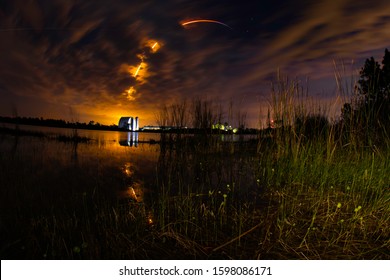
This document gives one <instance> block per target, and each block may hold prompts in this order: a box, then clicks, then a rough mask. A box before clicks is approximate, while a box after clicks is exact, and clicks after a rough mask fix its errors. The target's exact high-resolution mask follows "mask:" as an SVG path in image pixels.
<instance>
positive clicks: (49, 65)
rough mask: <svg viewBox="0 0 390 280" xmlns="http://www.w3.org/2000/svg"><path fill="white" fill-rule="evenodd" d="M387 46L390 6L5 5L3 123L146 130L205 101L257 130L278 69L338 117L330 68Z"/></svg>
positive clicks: (347, 1)
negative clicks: (133, 119)
mask: <svg viewBox="0 0 390 280" xmlns="http://www.w3.org/2000/svg"><path fill="white" fill-rule="evenodd" d="M194 19H212V20H216V21H219V22H221V23H224V24H226V25H227V26H225V25H222V24H218V23H194V24H189V25H186V26H182V25H181V23H183V22H185V21H188V20H194ZM385 48H390V4H389V1H388V0H374V1H367V0H364V1H360V0H337V1H336V0H315V1H314V0H313V1H311V0H310V1H309V0H288V1H282V0H267V1H265V0H258V1H249V0H237V1H232V0H225V1H214V0H207V1H206V0H204V1H203V0H201V1H185V0H159V1H157V0H155V1H152V0H150V1H148V0H142V1H141V0H137V1H136V0H113V1H107V0H91V1H86V0H85V1H84V0H79V1H76V0H73V1H72V0H47V1H45V0H40V1H39V0H35V1H34V0H1V1H0V65H1V67H0V97H1V103H0V115H1V116H14V115H18V116H27V117H44V118H56V119H65V120H68V121H72V120H73V121H81V122H89V121H90V120H94V121H95V122H100V123H103V124H113V123H115V124H117V122H118V120H119V117H120V116H139V117H140V125H141V126H144V125H148V124H155V121H156V117H155V113H156V111H158V110H159V109H160V108H161V107H162V105H164V104H167V105H169V104H172V103H174V102H177V101H180V100H182V99H183V98H186V99H187V100H189V101H191V100H193V99H194V97H202V98H208V99H210V100H214V101H216V102H219V103H221V104H229V102H231V101H232V102H233V104H234V108H235V109H238V108H240V109H241V111H245V112H247V126H249V127H258V121H259V118H260V119H261V118H263V117H262V116H264V115H266V109H265V108H266V107H267V106H268V103H269V100H270V97H269V96H270V89H271V87H270V83H271V81H273V80H274V79H275V74H276V72H277V71H278V69H279V70H280V71H281V72H282V73H285V74H287V75H288V76H289V77H290V78H292V79H293V78H295V77H297V78H298V79H301V80H302V81H303V82H304V81H305V80H306V78H309V84H308V87H309V92H310V95H312V96H313V97H314V98H317V99H318V100H319V102H321V103H322V104H327V103H331V104H333V105H332V106H334V108H333V109H332V110H335V111H337V110H339V107H337V106H340V104H341V101H337V100H336V97H335V96H336V83H335V79H334V61H335V62H336V63H337V64H341V63H344V65H345V66H346V69H347V70H346V72H347V73H346V74H347V76H350V75H351V73H353V72H355V73H356V72H358V70H359V68H361V67H362V65H363V63H364V60H365V59H366V58H368V57H371V56H374V58H376V59H378V60H379V61H381V59H382V57H383V54H384V49H385ZM352 61H353V65H352V66H351V63H352ZM349 69H351V70H349ZM335 100H336V101H335ZM259 116H260V117H259Z"/></svg>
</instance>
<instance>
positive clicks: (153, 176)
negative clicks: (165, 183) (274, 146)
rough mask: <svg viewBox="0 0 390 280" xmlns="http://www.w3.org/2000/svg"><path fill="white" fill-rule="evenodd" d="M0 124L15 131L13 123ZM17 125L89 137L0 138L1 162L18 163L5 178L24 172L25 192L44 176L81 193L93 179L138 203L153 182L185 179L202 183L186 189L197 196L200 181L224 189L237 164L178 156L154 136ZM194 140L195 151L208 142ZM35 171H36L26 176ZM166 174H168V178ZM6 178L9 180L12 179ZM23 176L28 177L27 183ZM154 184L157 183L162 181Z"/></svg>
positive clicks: (230, 160) (229, 157) (194, 154)
mask: <svg viewBox="0 0 390 280" xmlns="http://www.w3.org/2000/svg"><path fill="white" fill-rule="evenodd" d="M0 125H1V126H3V127H10V128H14V127H15V125H13V124H0ZM18 127H19V129H20V130H22V131H33V132H42V133H44V134H45V135H47V136H53V137H54V136H56V135H66V136H72V135H74V134H75V132H76V133H77V135H78V136H80V137H87V138H89V139H91V141H89V142H87V143H72V142H68V143H63V142H61V141H56V140H53V139H55V138H53V139H50V137H49V138H39V137H33V136H17V137H16V136H11V135H2V136H1V137H2V138H1V141H0V150H1V152H2V154H3V161H4V162H7V161H10V162H11V166H12V164H15V165H18V166H14V168H15V170H10V168H11V167H9V168H8V170H9V171H10V172H9V173H10V175H9V176H11V177H12V176H17V173H19V174H20V173H23V172H24V170H25V169H26V170H27V171H26V172H27V173H28V174H26V175H24V176H26V177H25V180H26V184H31V189H30V191H34V186H33V184H34V183H31V182H34V181H36V180H38V181H39V180H43V178H41V177H39V176H42V177H45V176H46V177H47V178H49V179H45V181H48V180H49V181H56V182H57V183H56V184H57V185H59V186H57V187H58V188H65V189H66V188H67V186H61V185H62V181H61V180H62V178H63V177H67V176H69V177H73V178H81V179H79V181H77V180H74V181H72V182H70V183H69V185H71V188H75V189H77V188H80V189H81V190H80V191H82V189H83V187H84V186H86V185H94V183H93V182H95V181H96V182H97V185H98V186H99V188H100V187H101V185H102V184H105V185H107V186H104V187H103V189H104V190H105V191H107V192H108V193H111V195H114V194H116V195H119V196H130V197H131V198H133V199H135V200H137V201H141V200H142V199H143V196H144V192H145V191H148V192H151V191H153V192H156V191H157V192H158V191H159V190H156V189H155V188H156V187H155V185H156V184H157V181H158V180H171V181H170V182H172V180H173V181H183V180H184V184H188V185H193V182H189V181H190V179H189V178H190V177H191V178H193V179H194V180H198V181H199V182H201V181H202V183H200V184H198V185H199V188H200V189H199V190H191V191H193V192H197V191H199V192H201V191H204V190H203V189H202V188H203V187H202V186H204V185H205V184H206V182H204V180H208V182H207V185H208V186H209V187H210V185H211V184H213V185H214V186H215V187H216V188H218V187H221V186H222V187H223V186H224V184H228V181H229V180H230V181H231V180H232V177H235V176H236V175H235V174H232V173H234V172H236V169H237V170H238V169H239V166H236V164H235V163H234V162H235V156H233V155H229V153H227V154H226V157H224V158H223V159H220V158H218V157H213V156H211V157H210V158H209V157H208V156H205V155H203V154H199V153H197V152H196V151H195V150H194V149H189V150H186V151H185V152H184V151H182V152H180V151H179V150H180V149H181V148H183V147H181V148H180V147H172V146H171V145H170V144H169V141H167V143H165V144H164V145H162V144H161V143H159V142H158V141H160V140H161V134H159V133H147V132H119V131H100V130H83V129H77V131H75V130H74V129H70V128H53V127H40V126H30V125H19V126H18ZM163 136H164V137H165V138H167V139H168V138H169V137H171V136H172V135H169V134H164V135H163ZM174 136H175V135H173V137H174ZM181 137H188V138H191V139H192V138H193V137H194V136H193V135H182V136H181ZM239 137H241V138H242V136H237V135H216V136H215V137H214V138H215V139H217V140H218V141H220V142H224V141H228V142H229V141H232V142H235V141H238V140H240V138H239ZM248 137H253V136H248ZM192 140H193V139H192ZM197 141H198V140H194V141H193V142H192V145H195V146H194V147H196V146H201V145H207V143H203V142H201V141H200V142H199V143H197ZM194 142H195V144H194ZM229 149H230V148H229ZM183 150H184V148H183ZM201 150H203V148H202V149H201ZM222 154H223V152H222ZM240 161H241V159H240ZM240 161H237V162H240ZM175 164H176V165H175ZM202 164H203V166H201V165H202ZM237 164H238V163H237ZM206 165H207V166H206ZM206 167H207V169H206ZM35 169H37V170H36V171H37V172H36V173H34V172H33V173H32V174H30V172H31V171H32V170H35ZM167 174H168V175H169V176H170V178H168V179H167V178H166V175H167ZM22 176H23V175H22ZM177 176H179V177H180V176H182V177H183V178H179V177H177ZM11 177H10V178H8V180H12V178H11ZM34 177H37V178H34ZM201 177H202V178H201ZM228 177H230V178H228ZM27 178H31V179H32V180H30V181H31V182H30V181H29V180H28V179H27ZM50 178H51V179H50ZM187 181H188V182H187ZM46 183H47V182H45V184H46ZM158 184H160V185H161V181H160V182H158ZM181 184H183V182H181ZM53 187H56V186H53Z"/></svg>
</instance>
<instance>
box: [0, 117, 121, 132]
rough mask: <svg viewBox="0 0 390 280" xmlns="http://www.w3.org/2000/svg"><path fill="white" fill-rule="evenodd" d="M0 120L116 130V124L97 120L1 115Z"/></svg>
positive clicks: (14, 122) (20, 123) (50, 125)
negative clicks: (69, 120)
mask: <svg viewBox="0 0 390 280" xmlns="http://www.w3.org/2000/svg"><path fill="white" fill-rule="evenodd" d="M0 122H4V123H12V124H16V125H22V124H25V125H37V126H49V127H60V128H77V129H93V130H118V126H117V125H115V124H112V125H103V124H100V123H98V122H94V121H90V122H89V123H83V122H68V121H65V120H56V119H44V118H32V117H1V116H0Z"/></svg>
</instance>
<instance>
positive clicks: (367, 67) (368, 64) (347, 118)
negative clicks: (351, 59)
mask: <svg viewBox="0 0 390 280" xmlns="http://www.w3.org/2000/svg"><path fill="white" fill-rule="evenodd" d="M357 90H358V97H357V99H356V100H353V101H352V102H351V103H346V104H344V106H343V108H342V111H341V113H342V119H343V122H344V124H345V125H346V126H347V128H348V129H347V130H348V131H349V132H351V131H353V133H357V134H359V135H358V136H359V137H361V138H365V140H366V142H367V141H368V142H372V140H374V138H376V139H378V138H380V137H381V136H384V135H388V133H389V128H390V127H389V123H390V118H389V116H390V114H389V110H390V52H389V51H388V50H387V49H386V50H385V55H384V57H383V60H382V64H381V65H380V64H379V63H378V62H377V61H375V59H374V58H373V57H371V58H370V59H366V61H365V63H364V66H363V67H362V69H361V70H360V79H359V81H358V84H357Z"/></svg>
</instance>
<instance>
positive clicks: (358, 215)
mask: <svg viewBox="0 0 390 280" xmlns="http://www.w3.org/2000/svg"><path fill="white" fill-rule="evenodd" d="M307 98H308V92H307V90H305V89H303V88H302V87H301V85H300V84H299V83H298V82H296V81H294V80H289V79H287V78H282V77H281V78H280V79H279V80H278V81H277V83H276V84H275V85H274V87H273V97H272V100H271V101H270V105H271V108H270V115H271V113H272V115H271V116H270V117H272V118H273V119H274V120H279V121H280V122H276V127H275V128H269V129H267V130H264V131H262V132H261V133H259V138H258V139H257V140H256V141H253V140H251V141H241V142H226V141H222V138H221V137H220V135H208V134H207V135H206V136H205V135H194V136H191V137H190V138H189V137H185V136H182V137H181V138H180V141H174V142H168V143H167V142H164V141H161V142H160V146H159V148H158V151H157V152H158V159H157V161H156V162H153V164H151V165H150V162H148V164H149V165H147V163H146V162H144V161H141V160H140V161H138V162H135V166H137V165H136V164H139V167H138V168H136V167H132V166H133V165H125V166H126V168H125V169H126V170H127V171H126V172H124V169H123V166H124V163H127V162H128V161H129V160H134V157H135V155H134V154H129V155H128V158H127V157H126V155H122V156H125V158H120V159H117V158H116V156H115V154H113V152H112V151H111V150H108V149H106V148H105V147H104V146H97V145H96V144H94V143H93V142H91V143H83V142H81V143H79V144H78V145H77V146H76V147H74V146H72V145H70V144H69V143H62V142H61V143H60V142H51V141H50V140H49V139H47V138H43V139H37V138H36V139H35V140H34V141H31V139H30V138H29V136H24V137H25V139H26V140H27V141H28V142H27V143H29V144H26V145H19V146H18V147H17V149H16V151H15V152H14V153H7V151H10V150H12V149H11V147H12V138H10V137H11V136H6V137H4V138H2V140H1V142H0V145H1V149H2V151H4V153H3V152H2V153H1V154H0V170H2V172H1V176H0V185H1V186H3V187H2V188H1V190H0V192H1V193H0V195H1V206H0V207H1V236H0V237H1V251H0V253H1V256H2V258H3V259H4V258H27V259H28V258H48V259H53V258H54V259H58V258H60V259H62V258H64V259H79V258H80V259H125V258H131V259H162V258H164V259H165V258H170V259H213V258H217V259H389V258H390V254H389V250H388V249H389V247H390V230H389V228H390V207H389V205H390V189H389V186H390V178H389V176H388V174H390V162H389V161H388V158H390V151H389V145H388V143H389V139H388V138H386V137H383V138H382V142H383V143H387V144H384V145H380V146H378V145H371V146H370V145H361V144H359V143H360V142H359V137H360V134H358V133H357V134H354V132H353V131H350V130H349V128H347V127H346V125H345V124H343V123H341V124H340V123H338V124H334V123H331V122H330V121H328V120H326V121H325V120H324V115H325V114H324V112H326V111H327V108H321V109H318V106H317V104H314V103H310V102H312V101H310V100H309V101H308V99H307ZM307 104H311V105H310V106H307ZM195 105H196V103H195ZM198 105H199V103H198ZM203 105H204V104H203V103H200V105H199V106H200V108H198V109H199V114H198V115H197V116H198V119H197V121H199V124H201V123H202V122H203V123H205V122H206V123H207V122H208V121H209V120H210V119H213V117H210V118H209V116H210V113H213V112H218V111H210V110H209V109H210V106H209V105H210V104H208V105H207V106H206V105H205V106H206V107H204V106H203ZM181 106H182V107H181ZM181 106H178V107H172V108H171V109H172V111H170V110H168V109H169V108H168V107H167V110H166V114H168V118H170V117H169V114H171V113H169V112H172V114H173V115H172V116H176V117H172V120H174V119H175V121H174V122H173V123H174V124H181V123H183V124H184V120H190V119H187V118H184V117H181V116H182V114H181V112H184V111H186V112H187V111H188V110H184V108H185V107H186V106H188V105H187V103H186V104H185V103H182V104H181ZM174 108H176V109H174ZM195 108H197V107H196V106H195ZM313 108H314V109H313ZM202 112H203V113H204V114H205V116H202V114H203V113H202ZM231 115H234V114H231ZM213 116H214V117H215V119H218V115H213ZM166 117H167V115H165V116H164V115H161V121H162V123H168V122H166V119H165V118H166ZM182 120H183V122H182ZM192 120H193V121H194V119H192ZM345 133H348V137H346V135H345ZM7 137H8V138H7ZM24 137H20V138H19V140H18V141H19V142H20V141H22V143H26V142H23V140H24ZM352 139H356V142H353V141H352ZM9 140H11V141H9ZM53 147H54V148H53ZM74 149H77V154H78V156H77V157H76V158H75V159H74V160H73V159H72V157H71V154H72V153H69V152H70V151H72V152H73V150H74ZM53 151H54V152H53ZM60 155H61V156H60ZM64 155H67V156H65V157H64ZM69 158H70V159H71V160H69ZM73 158H74V157H73ZM87 158H88V159H87ZM140 158H141V159H142V156H140ZM129 168H130V169H129ZM131 168H133V169H131ZM118 191H120V193H121V194H122V195H120V196H118V195H117V194H118ZM123 194H126V195H123ZM141 194H142V195H141ZM137 197H139V198H137ZM141 198H142V199H141Z"/></svg>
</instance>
